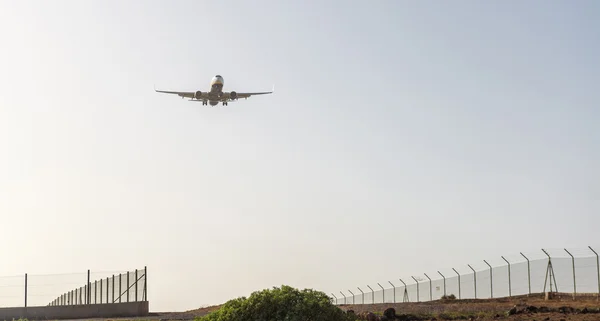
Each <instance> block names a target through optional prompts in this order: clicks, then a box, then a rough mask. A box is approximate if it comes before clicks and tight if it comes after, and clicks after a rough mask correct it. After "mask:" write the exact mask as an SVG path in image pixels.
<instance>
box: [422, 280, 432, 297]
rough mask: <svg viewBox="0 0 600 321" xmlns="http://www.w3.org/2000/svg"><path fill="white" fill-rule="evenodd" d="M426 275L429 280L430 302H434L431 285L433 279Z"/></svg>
mask: <svg viewBox="0 0 600 321" xmlns="http://www.w3.org/2000/svg"><path fill="white" fill-rule="evenodd" d="M423 274H425V276H426V277H427V278H428V279H429V301H433V290H432V285H431V278H430V277H429V275H427V273H423Z"/></svg>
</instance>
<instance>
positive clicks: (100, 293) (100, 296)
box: [100, 279, 108, 304]
mask: <svg viewBox="0 0 600 321" xmlns="http://www.w3.org/2000/svg"><path fill="white" fill-rule="evenodd" d="M107 287H108V286H107ZM100 304H102V279H100Z"/></svg>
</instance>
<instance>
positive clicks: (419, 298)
mask: <svg viewBox="0 0 600 321" xmlns="http://www.w3.org/2000/svg"><path fill="white" fill-rule="evenodd" d="M411 278H412V279H413V280H415V282H417V302H421V301H420V300H421V297H420V294H419V281H417V279H415V277H414V276H412V275H411Z"/></svg>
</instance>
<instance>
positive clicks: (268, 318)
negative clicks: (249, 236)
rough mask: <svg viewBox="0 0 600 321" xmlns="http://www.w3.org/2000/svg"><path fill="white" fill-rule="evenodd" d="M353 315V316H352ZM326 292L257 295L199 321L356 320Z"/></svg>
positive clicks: (277, 290) (283, 289) (291, 290)
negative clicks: (335, 303)
mask: <svg viewBox="0 0 600 321" xmlns="http://www.w3.org/2000/svg"><path fill="white" fill-rule="evenodd" d="M350 315H351V314H350ZM350 315H349V314H346V313H345V312H344V311H342V310H341V309H340V308H338V307H336V306H335V305H333V304H332V303H331V301H330V299H329V297H327V295H325V293H322V292H319V291H314V290H311V289H304V290H301V291H300V290H298V289H294V288H292V287H290V286H286V285H284V286H282V287H281V288H277V287H274V288H273V289H266V290H262V291H257V292H253V293H252V294H251V295H250V297H248V298H246V297H241V298H237V299H233V300H230V301H228V302H226V303H225V304H224V305H223V306H221V307H220V308H219V309H218V310H217V311H214V312H212V313H210V314H208V315H206V316H204V317H201V318H198V319H196V320H197V321H305V320H311V321H354V320H353V318H352V317H351V316H350Z"/></svg>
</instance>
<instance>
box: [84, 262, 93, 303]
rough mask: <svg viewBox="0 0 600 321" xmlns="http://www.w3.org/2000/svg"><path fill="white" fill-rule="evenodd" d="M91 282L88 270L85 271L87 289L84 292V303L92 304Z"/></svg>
mask: <svg viewBox="0 0 600 321" xmlns="http://www.w3.org/2000/svg"><path fill="white" fill-rule="evenodd" d="M91 301H92V281H91V280H90V270H89V269H88V271H87V289H86V292H85V302H86V303H87V304H91V303H92V302H91Z"/></svg>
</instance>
